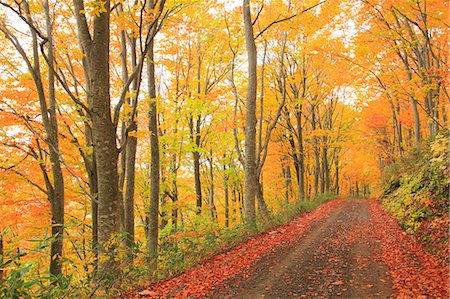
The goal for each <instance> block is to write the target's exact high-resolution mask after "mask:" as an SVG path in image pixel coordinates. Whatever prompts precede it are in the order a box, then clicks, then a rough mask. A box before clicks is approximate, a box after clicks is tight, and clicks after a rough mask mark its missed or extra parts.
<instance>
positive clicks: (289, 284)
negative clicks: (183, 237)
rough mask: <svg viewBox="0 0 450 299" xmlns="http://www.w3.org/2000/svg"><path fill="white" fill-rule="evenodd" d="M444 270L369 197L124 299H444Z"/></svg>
mask: <svg viewBox="0 0 450 299" xmlns="http://www.w3.org/2000/svg"><path fill="white" fill-rule="evenodd" d="M448 273H449V271H448V265H446V264H442V263H441V262H439V261H438V260H437V259H436V258H435V257H434V256H432V255H431V254H429V253H428V252H427V250H426V249H425V248H424V247H423V246H422V245H421V244H420V243H419V242H417V240H415V239H414V238H412V237H411V236H409V235H406V234H405V233H404V232H403V230H402V229H401V228H400V227H399V226H398V224H397V222H396V221H395V220H394V219H393V218H392V216H391V215H389V214H387V213H386V212H385V211H384V210H383V208H382V207H381V205H380V203H379V202H377V201H376V200H373V199H368V200H366V199H334V200H332V201H330V202H327V203H324V204H322V205H321V206H319V207H318V208H317V209H315V210H313V211H311V212H308V213H304V214H302V215H300V216H298V217H297V218H295V219H294V220H292V221H291V222H289V223H287V224H285V225H281V226H278V227H275V228H273V229H271V230H269V231H268V232H266V233H263V234H260V235H258V236H255V237H253V238H250V239H249V240H247V241H246V242H244V243H241V244H237V245H235V246H232V247H230V248H227V249H223V250H222V251H221V252H219V253H217V254H215V255H213V256H211V257H210V258H208V259H206V260H204V261H203V262H202V263H200V264H198V265H197V266H194V267H192V268H190V269H187V270H186V271H185V272H183V273H180V274H179V275H177V276H174V277H171V278H167V279H164V280H162V281H158V282H152V283H149V284H148V285H146V286H144V287H143V288H141V289H140V291H139V290H135V291H131V292H128V293H127V294H122V296H121V297H123V298H245V299H251V298H257V299H259V298H364V299H365V298H388V297H394V298H449V291H448V290H449V281H448Z"/></svg>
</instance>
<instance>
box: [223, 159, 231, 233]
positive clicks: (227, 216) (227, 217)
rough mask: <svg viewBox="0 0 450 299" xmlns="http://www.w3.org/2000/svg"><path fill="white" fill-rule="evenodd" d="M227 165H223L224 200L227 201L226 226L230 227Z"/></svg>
mask: <svg viewBox="0 0 450 299" xmlns="http://www.w3.org/2000/svg"><path fill="white" fill-rule="evenodd" d="M226 171H227V167H226V165H224V166H223V172H224V175H223V189H224V202H225V227H226V228H228V227H230V203H229V190H228V189H229V188H228V174H226Z"/></svg>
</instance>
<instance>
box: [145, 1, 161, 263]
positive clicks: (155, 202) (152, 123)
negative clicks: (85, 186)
mask: <svg viewBox="0 0 450 299" xmlns="http://www.w3.org/2000/svg"><path fill="white" fill-rule="evenodd" d="M154 6H155V3H154V0H149V1H148V9H150V10H152V9H153V8H154ZM153 47H154V43H153V41H152V42H151V43H150V45H149V51H148V54H147V80H148V82H147V83H148V92H149V98H150V101H149V112H148V119H149V120H148V130H149V132H150V153H151V157H150V205H149V216H148V217H149V225H148V244H147V250H148V259H149V267H150V269H151V271H156V268H157V263H156V262H157V257H158V234H159V227H158V217H159V189H160V185H159V184H160V182H159V179H160V172H159V171H160V169H159V168H160V166H159V140H158V112H157V105H156V101H157V99H156V85H155V64H154V54H153V53H154V52H153V51H154V50H153Z"/></svg>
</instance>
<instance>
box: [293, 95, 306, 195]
mask: <svg viewBox="0 0 450 299" xmlns="http://www.w3.org/2000/svg"><path fill="white" fill-rule="evenodd" d="M302 109H303V105H302V104H299V105H297V107H296V113H295V118H296V121H297V139H298V140H297V142H298V145H297V150H298V153H297V157H298V202H301V201H304V200H305V156H304V153H303V128H302Z"/></svg>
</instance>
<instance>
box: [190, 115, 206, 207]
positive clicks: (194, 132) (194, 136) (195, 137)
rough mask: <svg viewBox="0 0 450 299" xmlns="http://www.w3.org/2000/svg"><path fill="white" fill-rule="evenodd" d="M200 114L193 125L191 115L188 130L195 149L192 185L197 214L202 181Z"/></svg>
mask: <svg viewBox="0 0 450 299" xmlns="http://www.w3.org/2000/svg"><path fill="white" fill-rule="evenodd" d="M200 122H201V118H200V116H198V117H197V120H196V121H195V125H194V118H193V117H192V116H191V117H190V119H189V130H190V134H191V142H192V143H194V144H195V147H196V149H195V150H194V151H193V153H192V155H193V159H194V185H195V199H196V206H197V214H198V215H199V214H201V212H202V201H203V198H202V182H201V178H200V153H199V151H198V148H199V147H200Z"/></svg>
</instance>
